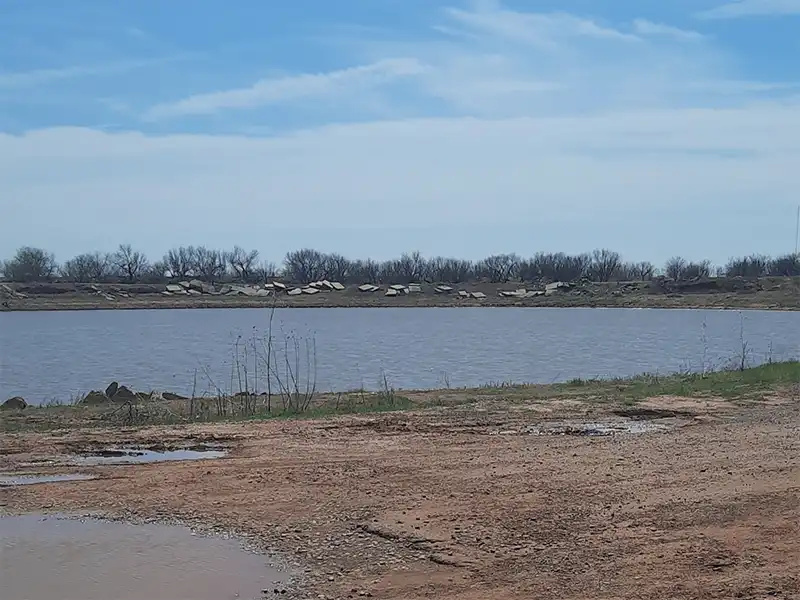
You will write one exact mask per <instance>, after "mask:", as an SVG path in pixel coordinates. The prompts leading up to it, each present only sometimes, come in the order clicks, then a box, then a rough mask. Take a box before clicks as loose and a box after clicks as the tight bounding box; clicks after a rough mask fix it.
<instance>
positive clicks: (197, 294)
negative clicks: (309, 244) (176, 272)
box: [186, 288, 203, 296]
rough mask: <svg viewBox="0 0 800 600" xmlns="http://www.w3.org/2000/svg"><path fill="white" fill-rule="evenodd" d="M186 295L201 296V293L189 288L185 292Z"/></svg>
mask: <svg viewBox="0 0 800 600" xmlns="http://www.w3.org/2000/svg"><path fill="white" fill-rule="evenodd" d="M186 293H187V294H189V295H190V296H202V295H203V292H201V291H200V290H196V289H194V288H190V289H188V290H186Z"/></svg>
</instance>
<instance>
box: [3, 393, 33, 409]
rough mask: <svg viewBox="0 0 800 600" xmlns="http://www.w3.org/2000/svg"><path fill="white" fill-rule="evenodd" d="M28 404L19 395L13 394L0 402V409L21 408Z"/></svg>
mask: <svg viewBox="0 0 800 600" xmlns="http://www.w3.org/2000/svg"><path fill="white" fill-rule="evenodd" d="M27 406H28V403H27V402H25V399H24V398H22V397H21V396H14V397H13V398H9V399H8V400H6V401H5V402H3V403H2V404H0V410H23V409H25V408H26V407H27Z"/></svg>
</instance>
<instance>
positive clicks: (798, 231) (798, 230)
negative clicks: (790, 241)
mask: <svg viewBox="0 0 800 600" xmlns="http://www.w3.org/2000/svg"><path fill="white" fill-rule="evenodd" d="M799 242H800V204H798V206H797V224H796V225H795V229H794V255H795V256H797V247H798V243H799Z"/></svg>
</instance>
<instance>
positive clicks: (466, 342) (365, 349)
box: [0, 308, 800, 403]
mask: <svg viewBox="0 0 800 600" xmlns="http://www.w3.org/2000/svg"><path fill="white" fill-rule="evenodd" d="M269 319H270V311H269V310H268V309H219V310H213V309H203V310H131V311H124V310H109V311H85V312H80V311H78V312H29V313H26V312H11V313H0V400H2V399H5V398H8V397H11V396H15V395H19V396H22V397H24V398H25V399H26V400H28V402H32V403H39V402H44V401H48V400H54V399H55V400H61V401H65V400H69V399H70V397H72V396H77V395H83V394H85V393H86V392H88V391H89V390H91V389H104V388H105V386H106V385H108V383H110V382H111V381H112V380H116V381H119V382H120V383H122V384H125V385H128V386H130V387H132V388H133V389H137V390H145V391H149V390H169V391H173V392H178V393H183V394H188V393H190V392H191V391H192V390H193V389H194V390H195V391H196V393H197V394H201V393H206V394H208V393H215V392H216V390H218V389H219V390H223V391H226V392H227V391H231V390H232V391H234V392H235V391H238V390H239V388H240V387H244V382H245V381H246V380H247V381H249V382H250V383H249V386H250V389H253V388H254V387H257V388H258V389H257V391H262V390H264V389H265V387H266V384H265V377H264V375H265V373H266V362H267V361H266V355H267V350H268V348H269V345H268V344H267V343H266V339H267V332H268V330H269ZM272 335H273V340H274V343H273V345H272V350H271V351H270V364H271V365H272V369H273V370H274V369H275V368H276V367H277V372H278V374H279V375H278V376H279V377H280V378H281V379H282V380H283V381H284V382H285V381H288V380H291V379H292V377H293V375H295V374H297V375H298V376H299V378H300V379H301V380H303V379H305V378H306V376H308V375H309V374H311V375H313V374H315V378H316V387H317V389H318V390H323V391H329V390H337V391H343V390H349V389H356V388H366V389H379V388H380V387H381V386H383V385H384V377H385V381H386V383H388V385H389V386H392V387H395V388H405V389H414V388H439V387H447V386H452V387H460V386H477V385H481V384H484V383H489V382H509V381H511V382H518V383H521V382H540V383H548V382H553V381H564V380H567V379H571V378H573V377H584V378H588V377H603V376H624V375H634V374H638V373H641V372H645V371H649V372H660V373H670V372H674V371H678V370H682V369H687V368H690V369H694V370H698V369H702V368H703V365H704V364H705V366H706V367H720V366H723V365H724V364H726V363H728V362H730V361H731V360H736V359H737V357H738V356H739V355H741V352H742V339H743V340H744V342H745V343H746V345H747V349H746V354H747V357H748V361H749V362H750V363H758V362H763V361H765V360H767V359H768V357H769V356H770V355H771V356H772V358H773V359H775V360H781V359H787V358H796V357H798V355H800V313H799V312H770V311H743V312H736V311H716V310H637V309H558V308H553V309H549V308H430V309H427V308H373V309H358V308H355V309H346V308H332V309H325V308H320V309H279V310H277V311H275V315H274V319H273V325H272ZM237 346H238V354H239V358H238V359H237V358H236V351H237ZM287 351H288V354H287ZM287 357H288V359H289V360H288V361H287V360H286V359H287ZM287 363H288V367H287ZM314 363H315V364H316V366H314ZM245 371H246V372H245ZM287 371H288V374H287ZM273 389H274V388H273Z"/></svg>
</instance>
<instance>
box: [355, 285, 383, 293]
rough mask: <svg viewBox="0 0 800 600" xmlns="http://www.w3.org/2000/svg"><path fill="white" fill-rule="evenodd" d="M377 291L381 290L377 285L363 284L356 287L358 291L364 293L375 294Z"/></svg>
mask: <svg viewBox="0 0 800 600" xmlns="http://www.w3.org/2000/svg"><path fill="white" fill-rule="evenodd" d="M379 289H381V288H379V287H378V286H377V285H372V284H371V283H365V284H364V285H360V286H358V291H359V292H365V293H372V292H377V291H378V290H379Z"/></svg>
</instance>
